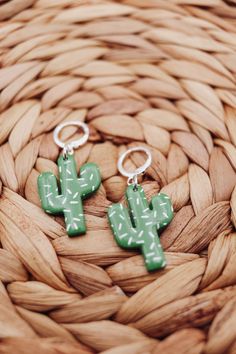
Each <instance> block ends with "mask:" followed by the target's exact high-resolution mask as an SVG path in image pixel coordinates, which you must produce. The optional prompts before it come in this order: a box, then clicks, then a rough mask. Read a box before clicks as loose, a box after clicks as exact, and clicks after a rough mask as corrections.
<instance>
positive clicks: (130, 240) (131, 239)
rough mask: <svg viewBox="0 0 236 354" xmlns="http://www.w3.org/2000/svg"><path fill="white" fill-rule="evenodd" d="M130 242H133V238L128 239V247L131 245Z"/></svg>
mask: <svg viewBox="0 0 236 354" xmlns="http://www.w3.org/2000/svg"><path fill="white" fill-rule="evenodd" d="M132 241H133V238H132V237H130V238H129V240H128V245H130V244H131V243H132Z"/></svg>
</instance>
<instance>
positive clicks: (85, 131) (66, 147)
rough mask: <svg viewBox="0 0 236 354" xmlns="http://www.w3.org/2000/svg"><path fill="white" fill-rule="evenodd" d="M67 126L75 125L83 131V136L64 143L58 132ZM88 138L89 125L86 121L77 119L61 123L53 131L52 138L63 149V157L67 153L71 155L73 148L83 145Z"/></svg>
mask: <svg viewBox="0 0 236 354" xmlns="http://www.w3.org/2000/svg"><path fill="white" fill-rule="evenodd" d="M69 126H77V127H79V128H81V129H82V131H83V136H82V137H81V138H79V139H77V140H73V141H71V142H70V143H64V142H63V141H62V140H61V139H60V138H59V134H60V132H61V131H62V129H64V128H65V127H69ZM88 138H89V127H88V125H87V124H86V123H84V122H81V121H79V120H73V121H69V122H65V123H61V124H59V125H58V126H57V127H56V128H55V130H54V132H53V139H54V141H55V143H56V144H57V145H58V146H59V147H61V148H62V149H63V156H64V157H65V158H66V156H67V155H68V154H69V155H72V154H73V150H74V149H77V148H78V147H79V146H81V145H84V144H85V143H86V142H87V140H88Z"/></svg>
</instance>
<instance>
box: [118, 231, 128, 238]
mask: <svg viewBox="0 0 236 354" xmlns="http://www.w3.org/2000/svg"><path fill="white" fill-rule="evenodd" d="M126 236H128V234H127V232H126V233H125V234H122V235H120V237H119V238H124V237H126Z"/></svg>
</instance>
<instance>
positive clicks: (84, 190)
mask: <svg viewBox="0 0 236 354" xmlns="http://www.w3.org/2000/svg"><path fill="white" fill-rule="evenodd" d="M77 183H78V186H79V187H78V188H79V190H80V193H81V198H82V199H84V198H87V197H88V196H89V195H91V194H92V193H93V192H95V191H96V190H97V189H98V188H99V186H100V184H101V175H100V172H99V169H98V167H97V165H96V164H95V163H86V164H85V165H83V166H82V167H81V169H80V177H79V178H78V179H77Z"/></svg>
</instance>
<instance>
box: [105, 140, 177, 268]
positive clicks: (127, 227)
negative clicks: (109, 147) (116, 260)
mask: <svg viewBox="0 0 236 354" xmlns="http://www.w3.org/2000/svg"><path fill="white" fill-rule="evenodd" d="M134 151H143V152H145V153H146V154H147V156H148V159H147V161H146V162H145V164H144V165H143V166H141V167H139V168H138V169H136V170H135V171H134V172H133V173H129V172H127V171H126V170H125V169H124V167H123V161H124V159H125V158H126V157H127V155H128V154H130V153H131V152H134ZM150 164H151V153H150V151H149V150H148V149H146V148H144V147H136V148H132V149H130V150H128V151H126V152H125V153H124V154H123V155H122V156H121V157H120V159H119V160H118V169H119V171H120V173H121V174H122V175H124V176H126V177H128V185H129V186H128V188H127V190H126V198H127V202H128V205H129V210H128V209H127V208H125V207H124V206H123V205H122V204H113V205H112V206H110V207H109V210H108V219H109V223H110V226H111V229H112V231H113V234H114V236H115V239H116V242H117V243H118V245H119V246H121V247H122V248H126V249H131V248H136V249H138V248H139V249H141V251H142V254H143V257H144V261H145V265H146V268H147V270H149V271H152V270H156V269H161V268H164V267H165V266H166V260H165V256H164V252H163V250H162V246H161V243H160V240H159V237H158V231H159V230H161V229H162V228H164V227H165V226H167V225H168V224H169V223H170V222H171V220H172V218H173V207H172V204H171V201H170V199H169V197H168V196H167V195H165V194H162V193H159V194H158V195H156V196H154V197H153V198H152V200H151V202H150V204H149V203H148V201H147V198H146V196H145V193H144V190H143V188H142V187H141V186H140V185H138V175H139V174H141V173H143V172H144V171H145V170H146V169H147V168H148V167H149V166H150Z"/></svg>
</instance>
